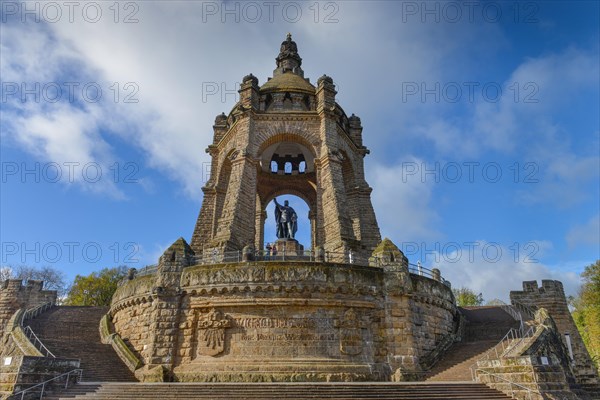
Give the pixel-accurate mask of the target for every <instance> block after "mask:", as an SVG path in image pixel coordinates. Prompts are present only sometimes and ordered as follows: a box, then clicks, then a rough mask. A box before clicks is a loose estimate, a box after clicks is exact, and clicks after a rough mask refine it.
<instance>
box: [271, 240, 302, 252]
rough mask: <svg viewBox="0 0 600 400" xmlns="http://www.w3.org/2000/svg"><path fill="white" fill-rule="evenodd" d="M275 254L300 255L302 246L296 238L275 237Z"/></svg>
mask: <svg viewBox="0 0 600 400" xmlns="http://www.w3.org/2000/svg"><path fill="white" fill-rule="evenodd" d="M275 246H277V256H284V255H285V256H301V255H303V253H304V246H303V245H301V244H300V243H299V242H298V241H297V240H296V239H277V241H276V242H275Z"/></svg>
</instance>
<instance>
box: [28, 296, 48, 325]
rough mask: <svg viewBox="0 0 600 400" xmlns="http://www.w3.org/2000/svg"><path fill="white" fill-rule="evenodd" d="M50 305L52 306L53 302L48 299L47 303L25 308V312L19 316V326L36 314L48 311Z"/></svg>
mask: <svg viewBox="0 0 600 400" xmlns="http://www.w3.org/2000/svg"><path fill="white" fill-rule="evenodd" d="M52 307H54V303H53V302H51V301H49V302H47V303H44V304H40V305H39V306H36V307H33V308H30V309H28V310H25V312H24V313H23V316H22V317H21V326H24V325H25V321H26V320H28V319H32V318H35V317H37V316H38V315H40V314H42V313H44V312H46V311H48V310H49V309H50V308H52Z"/></svg>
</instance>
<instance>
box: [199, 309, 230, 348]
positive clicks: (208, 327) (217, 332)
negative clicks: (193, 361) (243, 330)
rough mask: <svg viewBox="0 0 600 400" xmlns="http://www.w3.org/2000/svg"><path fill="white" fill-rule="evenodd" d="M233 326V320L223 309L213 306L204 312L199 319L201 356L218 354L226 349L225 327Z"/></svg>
mask: <svg viewBox="0 0 600 400" xmlns="http://www.w3.org/2000/svg"><path fill="white" fill-rule="evenodd" d="M230 326H231V320H230V319H229V318H227V316H225V315H223V313H222V312H221V311H218V310H215V309H214V308H212V309H211V310H210V311H209V312H208V313H207V314H202V315H201V316H200V319H199V320H198V351H197V354H198V355H199V356H216V355H217V354H220V353H222V352H223V350H225V329H226V328H229V327H230Z"/></svg>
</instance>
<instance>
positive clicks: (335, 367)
mask: <svg viewBox="0 0 600 400" xmlns="http://www.w3.org/2000/svg"><path fill="white" fill-rule="evenodd" d="M190 252H191V249H189V248H188V247H186V245H185V243H184V242H180V241H178V242H176V244H174V246H172V247H171V248H170V249H169V250H167V252H165V255H163V256H162V257H161V263H160V264H159V267H158V271H157V273H156V275H148V276H142V277H140V278H134V279H132V280H128V281H125V282H124V283H123V285H122V286H121V287H119V289H118V290H117V292H116V293H115V296H114V298H113V303H112V306H111V311H110V316H111V318H112V322H113V324H114V328H115V332H116V333H117V334H119V335H120V336H121V337H122V338H123V340H124V341H125V343H127V344H128V345H129V346H130V348H131V350H132V351H133V352H134V353H136V354H137V355H138V356H139V357H140V359H141V360H142V361H143V363H144V367H143V368H141V369H140V370H138V371H137V373H136V376H138V378H140V379H141V380H156V379H157V375H160V374H157V373H156V371H163V372H164V374H163V375H164V376H163V377H162V378H159V379H172V380H179V381H360V380H380V381H385V380H391V379H395V380H407V379H410V378H415V377H418V376H420V375H419V374H420V373H421V370H420V364H419V361H420V358H421V357H424V356H425V355H427V354H428V353H430V352H431V351H433V350H434V349H436V347H437V346H439V345H440V343H441V342H442V341H443V340H444V339H445V338H447V337H448V335H451V334H452V333H453V332H454V330H455V325H456V323H455V315H456V309H455V307H454V304H453V297H452V294H451V291H450V289H449V288H448V287H446V286H445V285H443V284H442V283H441V282H438V281H435V280H433V279H429V278H426V277H421V276H413V275H411V274H409V273H408V269H407V266H406V265H404V264H402V263H400V264H398V265H396V266H392V267H385V268H380V267H363V266H357V265H349V264H335V263H315V262H301V261H290V262H241V263H231V264H214V265H189V262H190V259H189V255H190V254H191V253H190ZM186 254H187V256H186ZM186 265H187V266H186Z"/></svg>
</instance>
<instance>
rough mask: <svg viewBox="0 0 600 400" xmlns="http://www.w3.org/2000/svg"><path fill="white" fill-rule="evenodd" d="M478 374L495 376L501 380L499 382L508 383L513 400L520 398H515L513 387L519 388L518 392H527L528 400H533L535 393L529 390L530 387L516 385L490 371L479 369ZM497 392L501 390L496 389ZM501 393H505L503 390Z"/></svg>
mask: <svg viewBox="0 0 600 400" xmlns="http://www.w3.org/2000/svg"><path fill="white" fill-rule="evenodd" d="M477 372H482V373H484V374H487V375H490V376H493V377H494V378H495V379H499V380H501V381H503V382H506V383H508V384H509V390H508V393H510V397H512V398H513V399H515V398H516V399H518V398H519V397H515V389H513V387H517V388H519V389H520V390H518V391H520V392H522V391H525V392H526V393H527V397H526V399H527V400H533V394H534V392H533V390H531V389H530V388H528V387H526V386H523V385H519V384H518V383H515V382H513V381H511V380H508V379H506V378H503V377H502V376H500V375H499V374H494V373H492V372H489V371H486V370H484V369H480V368H478V369H477V370H476V371H475V373H477ZM477 382H479V381H477ZM490 383H496V382H490ZM496 390H500V389H497V388H496ZM500 391H501V392H503V391H502V390H500ZM504 393H506V392H504ZM508 393H507V394H508Z"/></svg>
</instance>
